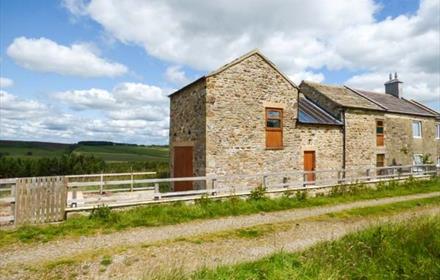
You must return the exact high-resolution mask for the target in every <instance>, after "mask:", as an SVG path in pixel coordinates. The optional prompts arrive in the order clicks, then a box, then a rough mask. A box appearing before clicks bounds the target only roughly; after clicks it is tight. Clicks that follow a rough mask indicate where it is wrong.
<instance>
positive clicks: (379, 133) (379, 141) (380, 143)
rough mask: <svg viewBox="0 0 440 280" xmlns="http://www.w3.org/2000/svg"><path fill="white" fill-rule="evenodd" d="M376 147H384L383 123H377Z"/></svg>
mask: <svg viewBox="0 0 440 280" xmlns="http://www.w3.org/2000/svg"><path fill="white" fill-rule="evenodd" d="M376 145H377V146H380V147H382V146H383V145H384V136H383V121H376Z"/></svg>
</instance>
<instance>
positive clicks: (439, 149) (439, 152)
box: [435, 120, 440, 163]
mask: <svg viewBox="0 0 440 280" xmlns="http://www.w3.org/2000/svg"><path fill="white" fill-rule="evenodd" d="M436 123H437V124H438V125H440V121H439V120H437V121H436ZM436 136H437V135H436ZM436 142H437V158H436V160H435V162H436V163H439V159H440V139H436Z"/></svg>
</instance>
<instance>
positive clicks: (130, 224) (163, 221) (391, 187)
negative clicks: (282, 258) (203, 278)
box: [0, 178, 440, 247]
mask: <svg viewBox="0 0 440 280" xmlns="http://www.w3.org/2000/svg"><path fill="white" fill-rule="evenodd" d="M354 188H357V189H356V190H351V191H338V192H337V193H332V194H331V195H330V196H319V197H313V198H312V197H311V198H309V197H307V196H305V195H303V194H302V193H299V194H298V195H291V194H288V193H286V195H283V196H282V197H279V198H273V199H269V198H266V197H263V198H258V199H247V200H243V199H240V198H237V197H231V198H229V199H226V200H223V201H220V200H211V199H208V198H204V199H201V200H200V201H199V202H196V203H195V204H185V203H172V204H166V205H165V204H164V205H152V206H144V207H137V208H132V209H129V210H125V211H113V210H112V211H111V210H109V209H108V208H107V207H101V208H99V209H96V210H95V211H94V213H92V214H91V215H90V216H76V217H71V218H69V219H68V220H67V221H65V222H62V223H59V224H49V225H42V226H31V225H26V226H21V227H19V228H16V229H14V230H0V247H3V246H7V245H9V244H14V243H20V242H23V243H34V242H47V241H50V240H54V239H60V238H65V237H79V236H86V235H93V234H97V233H111V232H114V231H119V230H124V229H128V228H134V227H150V226H161V225H170V224H178V223H183V222H188V221H192V220H196V219H211V218H218V217H225V216H238V215H248V214H253V213H259V212H272V211H280V210H286V209H294V208H305V207H312V206H322V205H331V204H337V203H342V202H350V201H357V200H363V199H372V198H383V197H391V196H399V195H408V194H414V193H427V192H434V191H440V179H439V178H434V179H432V180H425V181H415V180H410V181H407V182H404V183H402V184H396V183H389V184H381V185H379V186H378V188H377V189H376V190H374V189H370V188H364V187H354Z"/></svg>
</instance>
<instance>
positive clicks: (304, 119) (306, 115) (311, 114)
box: [298, 96, 342, 125]
mask: <svg viewBox="0 0 440 280" xmlns="http://www.w3.org/2000/svg"><path fill="white" fill-rule="evenodd" d="M298 109H299V110H298V122H300V123H303V124H325V125H342V122H340V121H338V120H337V119H335V118H334V117H332V116H331V115H330V114H329V113H327V112H326V111H324V110H323V109H321V108H320V107H318V106H317V105H315V104H314V103H313V102H312V101H310V100H308V99H307V98H305V97H303V96H300V97H299V102H298Z"/></svg>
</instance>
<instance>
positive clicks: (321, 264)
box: [163, 215, 440, 280]
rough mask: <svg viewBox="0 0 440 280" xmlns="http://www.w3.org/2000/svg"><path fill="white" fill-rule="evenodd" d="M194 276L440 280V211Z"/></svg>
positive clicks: (217, 277) (204, 277)
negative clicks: (431, 215)
mask: <svg viewBox="0 0 440 280" xmlns="http://www.w3.org/2000/svg"><path fill="white" fill-rule="evenodd" d="M176 277H177V278H176ZM163 279H182V275H178V276H177V274H176V276H170V277H164V278H163ZM189 279H204V280H209V279H216V280H218V279H236V280H238V279H440V215H437V216H435V217H430V218H419V219H412V220H410V221H407V222H405V223H400V224H388V225H384V226H378V227H373V228H370V229H367V230H364V231H361V232H358V233H354V234H350V235H348V236H346V237H344V238H342V239H341V240H338V241H334V242H325V243H322V244H320V245H317V246H314V247H312V248H310V249H308V250H306V251H304V252H301V253H296V254H289V253H284V252H280V253H278V254H275V255H273V256H271V257H268V258H264V259H262V260H260V261H256V262H251V263H244V264H239V265H236V266H225V267H220V268H218V269H216V270H202V271H199V272H197V273H195V274H193V275H191V276H190V277H189Z"/></svg>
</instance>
